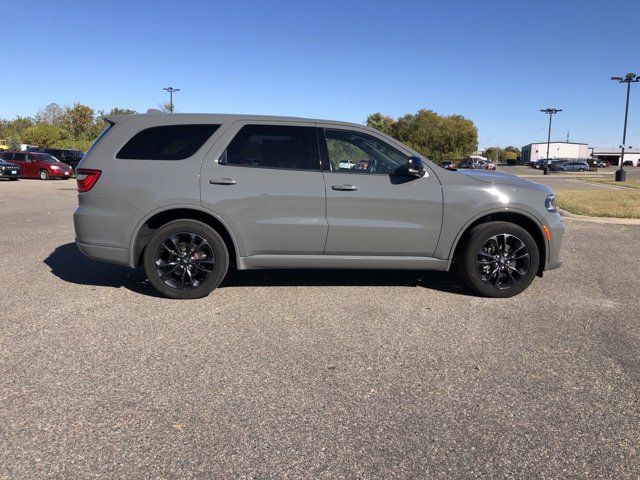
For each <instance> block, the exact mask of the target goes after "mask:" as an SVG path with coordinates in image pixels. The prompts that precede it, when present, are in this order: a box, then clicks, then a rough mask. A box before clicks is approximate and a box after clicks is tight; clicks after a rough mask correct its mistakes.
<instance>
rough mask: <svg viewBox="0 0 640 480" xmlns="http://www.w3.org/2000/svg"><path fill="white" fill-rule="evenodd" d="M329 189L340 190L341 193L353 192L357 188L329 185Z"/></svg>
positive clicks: (348, 185) (353, 186) (345, 185)
mask: <svg viewBox="0 0 640 480" xmlns="http://www.w3.org/2000/svg"><path fill="white" fill-rule="evenodd" d="M331 188H332V189H333V190H341V191H343V192H353V191H355V190H358V187H356V186H355V185H350V184H344V185H331Z"/></svg>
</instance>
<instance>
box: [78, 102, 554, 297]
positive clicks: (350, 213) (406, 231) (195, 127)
mask: <svg viewBox="0 0 640 480" xmlns="http://www.w3.org/2000/svg"><path fill="white" fill-rule="evenodd" d="M105 120H106V121H107V122H108V123H109V124H110V125H111V127H109V128H108V129H107V130H106V131H105V132H104V133H103V134H102V135H101V136H100V137H99V139H98V140H96V142H95V143H94V144H93V146H92V148H91V150H90V151H89V152H87V155H86V156H85V158H84V159H83V160H82V162H81V164H80V167H79V168H78V172H77V173H78V176H77V183H78V208H77V209H76V211H75V212H74V215H73V218H74V226H75V232H76V242H77V245H78V247H79V249H80V250H81V251H82V252H83V253H84V254H86V255H87V256H89V257H91V258H94V259H97V260H103V261H107V262H112V263H116V264H120V265H128V266H131V267H137V266H139V265H143V266H144V269H145V272H146V274H147V277H148V279H149V282H150V283H151V285H153V286H154V287H155V288H156V289H157V290H158V291H159V292H160V293H162V294H163V295H165V296H167V297H171V298H200V297H203V296H205V295H207V294H209V292H211V291H212V290H213V289H215V288H216V287H217V286H218V285H219V284H220V282H221V281H222V280H223V279H224V277H225V275H226V274H227V269H228V267H229V264H230V261H231V260H234V263H235V265H236V268H238V269H239V270H246V269H260V268H263V269H264V268H351V269H353V268H368V269H380V268H383V269H411V270H441V271H448V270H450V269H452V268H455V269H456V270H457V271H458V273H459V275H460V278H461V279H462V280H463V281H464V282H466V283H467V285H469V287H470V288H471V289H473V290H474V291H475V292H477V293H479V294H481V295H485V296H489V297H511V296H513V295H516V294H518V293H520V292H522V291H523V290H524V289H525V288H527V286H529V284H531V282H532V281H533V279H534V277H535V276H536V275H540V276H541V275H542V273H543V271H545V270H548V269H552V268H556V267H559V266H560V264H561V261H560V258H559V252H560V243H561V240H562V237H563V233H564V225H563V222H562V219H561V217H560V215H559V214H558V213H557V212H556V205H555V197H554V195H553V193H552V191H551V189H550V188H549V187H547V186H545V185H540V184H537V183H533V182H530V181H528V180H526V179H523V178H520V177H517V176H515V175H510V174H506V173H498V172H496V173H488V172H481V171H471V170H465V171H459V170H458V171H448V170H446V169H441V168H438V167H437V166H436V165H435V164H434V163H432V162H430V161H428V160H425V159H423V158H422V157H420V156H419V154H418V153H416V152H415V151H414V150H411V149H410V148H409V147H407V146H405V145H403V144H402V143H400V142H398V141H397V140H395V139H393V138H391V137H389V136H387V135H385V134H383V133H381V132H379V131H377V130H374V129H372V128H369V127H365V126H363V125H357V124H351V123H345V122H333V121H328V120H313V119H300V118H292V117H265V116H251V115H203V114H173V115H165V114H147V115H126V116H115V117H108V118H106V119H105ZM345 150H348V151H353V152H354V155H355V156H356V157H358V158H360V160H359V161H358V163H357V165H356V166H355V167H354V168H353V169H342V168H340V162H341V161H342V160H343V159H344V157H341V156H340V154H339V153H337V152H341V151H345Z"/></svg>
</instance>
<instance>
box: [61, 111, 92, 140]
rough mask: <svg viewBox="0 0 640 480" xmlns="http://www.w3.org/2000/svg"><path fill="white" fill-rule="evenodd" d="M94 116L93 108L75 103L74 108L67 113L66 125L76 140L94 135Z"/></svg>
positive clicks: (65, 117)
mask: <svg viewBox="0 0 640 480" xmlns="http://www.w3.org/2000/svg"><path fill="white" fill-rule="evenodd" d="M93 115H94V112H93V109H92V108H91V107H88V106H86V105H82V104H81V103H74V104H73V107H71V108H69V109H68V110H67V111H66V113H65V116H64V125H65V127H66V128H67V130H69V131H70V132H71V134H72V135H73V136H74V137H75V138H78V137H81V136H82V135H83V134H85V135H87V134H93V133H94V131H93V127H94V125H95V123H94V118H93Z"/></svg>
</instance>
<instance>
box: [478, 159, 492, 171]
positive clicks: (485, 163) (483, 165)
mask: <svg viewBox="0 0 640 480" xmlns="http://www.w3.org/2000/svg"><path fill="white" fill-rule="evenodd" d="M473 168H475V169H476V170H489V171H490V172H492V171H493V170H495V169H496V164H495V163H493V162H490V161H489V160H478V161H476V162H475V163H474V167H473Z"/></svg>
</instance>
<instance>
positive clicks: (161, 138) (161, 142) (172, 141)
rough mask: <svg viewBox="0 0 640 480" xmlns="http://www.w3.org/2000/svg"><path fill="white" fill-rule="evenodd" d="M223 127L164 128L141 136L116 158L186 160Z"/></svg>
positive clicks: (121, 150)
mask: <svg viewBox="0 0 640 480" xmlns="http://www.w3.org/2000/svg"><path fill="white" fill-rule="evenodd" d="M219 126H220V125H202V124H198V125H163V126H161V127H151V128H147V129H146V130H142V131H141V132H138V133H137V134H135V135H134V136H133V138H131V140H129V141H128V142H127V143H126V144H125V146H124V147H122V148H121V149H120V151H119V152H118V154H117V155H116V158H123V159H125V158H126V159H133V160H183V159H185V158H188V157H190V156H191V155H193V154H194V153H196V152H197V151H198V149H199V148H200V147H201V146H202V144H203V143H204V142H206V141H207V139H208V138H209V137H211V135H213V134H214V132H215V131H216V130H217V129H218V127H219Z"/></svg>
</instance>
